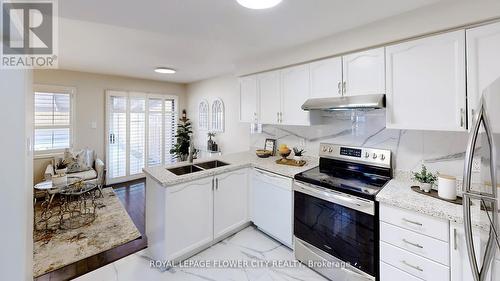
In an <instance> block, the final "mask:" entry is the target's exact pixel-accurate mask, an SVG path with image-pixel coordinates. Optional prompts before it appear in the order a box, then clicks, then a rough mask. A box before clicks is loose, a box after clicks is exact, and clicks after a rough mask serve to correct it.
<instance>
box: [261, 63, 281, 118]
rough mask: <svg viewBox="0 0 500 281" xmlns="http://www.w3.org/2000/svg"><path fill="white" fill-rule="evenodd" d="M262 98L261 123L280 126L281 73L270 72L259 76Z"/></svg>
mask: <svg viewBox="0 0 500 281" xmlns="http://www.w3.org/2000/svg"><path fill="white" fill-rule="evenodd" d="M257 82H258V83H257V84H258V86H259V92H260V96H261V97H262V98H261V99H260V103H259V105H260V119H259V120H260V123H262V124H278V123H279V120H280V119H279V118H280V112H281V82H280V72H279V71H270V72H266V73H262V74H259V75H257Z"/></svg>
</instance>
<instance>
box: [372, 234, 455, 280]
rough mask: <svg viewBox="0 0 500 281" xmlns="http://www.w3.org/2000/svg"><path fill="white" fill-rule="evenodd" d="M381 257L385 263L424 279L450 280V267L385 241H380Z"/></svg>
mask: <svg viewBox="0 0 500 281" xmlns="http://www.w3.org/2000/svg"><path fill="white" fill-rule="evenodd" d="M380 257H381V259H382V258H383V261H384V262H385V263H387V264H390V265H392V266H394V267H396V268H399V269H400V270H402V271H405V272H407V273H409V274H411V275H413V276H415V277H418V278H420V279H423V280H428V281H445V280H450V268H449V267H447V266H444V265H442V264H440V263H437V262H434V261H431V260H429V259H427V258H425V257H422V256H419V255H416V254H414V253H411V252H409V251H405V250H403V249H401V248H399V247H396V246H394V245H391V244H389V243H385V242H383V241H381V242H380Z"/></svg>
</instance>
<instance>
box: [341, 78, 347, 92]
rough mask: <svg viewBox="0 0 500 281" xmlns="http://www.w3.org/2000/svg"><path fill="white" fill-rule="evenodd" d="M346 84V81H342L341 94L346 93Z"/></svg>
mask: <svg viewBox="0 0 500 281" xmlns="http://www.w3.org/2000/svg"><path fill="white" fill-rule="evenodd" d="M346 84H347V83H346V82H345V81H344V82H343V83H342V95H345V93H346V91H347V86H346Z"/></svg>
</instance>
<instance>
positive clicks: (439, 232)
mask: <svg viewBox="0 0 500 281" xmlns="http://www.w3.org/2000/svg"><path fill="white" fill-rule="evenodd" d="M449 228H450V226H449V221H447V220H443V219H438V218H435V217H431V216H426V215H423V214H421V213H417V212H413V211H409V210H404V209H401V208H397V207H393V206H389V205H385V204H380V280H381V281H392V280H427V281H434V280H435V281H449V280H450V259H449V242H448V241H449Z"/></svg>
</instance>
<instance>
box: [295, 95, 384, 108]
mask: <svg viewBox="0 0 500 281" xmlns="http://www.w3.org/2000/svg"><path fill="white" fill-rule="evenodd" d="M380 108H385V95H384V94H377V95H361V96H348V97H336V98H316V99H308V100H307V101H306V102H305V103H304V104H303V105H302V109H303V110H326V111H330V110H354V109H363V110H370V109H380Z"/></svg>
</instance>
